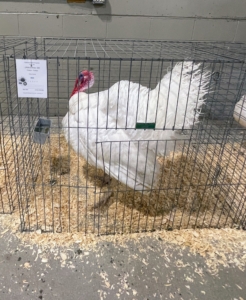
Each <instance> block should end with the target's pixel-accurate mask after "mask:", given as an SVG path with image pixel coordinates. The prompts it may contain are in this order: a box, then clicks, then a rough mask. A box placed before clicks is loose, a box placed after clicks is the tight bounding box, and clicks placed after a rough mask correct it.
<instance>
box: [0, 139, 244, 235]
mask: <svg viewBox="0 0 246 300" xmlns="http://www.w3.org/2000/svg"><path fill="white" fill-rule="evenodd" d="M5 140H8V143H7V144H5V149H9V150H8V151H10V149H11V145H10V143H11V138H9V139H6V138H5ZM23 140H24V137H21V136H19V137H17V138H15V144H17V148H16V149H17V150H16V149H15V150H14V153H13V154H11V155H9V159H8V161H6V162H5V172H3V173H5V174H4V176H3V174H2V173H1V189H2V198H1V203H2V207H8V206H9V199H8V197H7V196H8V195H11V194H10V192H8V190H9V189H10V188H11V189H12V195H14V193H15V191H16V193H18V195H16V198H14V199H15V200H14V201H13V203H12V202H11V201H10V203H12V209H13V213H14V214H16V218H19V219H20V220H21V228H22V229H23V230H40V229H41V230H42V231H54V232H68V231H70V232H76V231H82V232H85V233H98V234H112V233H126V232H142V231H149V230H159V229H174V228H194V227H198V228H199V227H226V226H232V225H233V224H234V223H239V222H240V221H241V220H242V216H244V214H245V203H244V198H245V195H246V192H245V183H246V182H245V181H246V176H245V171H244V167H243V165H244V161H245V158H244V148H243V150H242V147H241V146H240V145H239V144H234V145H233V146H232V145H231V144H226V145H225V146H224V151H223V155H222V156H221V155H219V154H218V153H219V152H221V151H220V148H221V146H220V145H218V144H217V145H216V144H210V145H207V146H206V147H207V148H204V147H205V146H204V145H200V147H199V149H200V150H199V151H198V150H197V149H196V148H194V147H189V148H184V151H182V152H180V151H178V152H175V153H171V154H170V155H169V156H168V157H165V158H164V157H160V158H158V160H159V162H160V163H161V164H162V166H163V169H162V174H160V179H159V182H158V185H157V186H158V188H157V189H155V190H153V191H149V192H145V193H141V192H137V191H133V190H131V189H129V188H127V187H126V186H125V185H123V184H121V183H119V182H118V181H117V180H115V179H112V178H111V179H109V178H108V179H107V177H106V179H107V180H105V176H104V173H103V171H101V170H97V169H95V168H94V167H92V166H90V165H88V164H87V162H86V161H85V160H84V159H83V158H81V157H80V158H79V157H78V156H77V154H76V153H75V152H74V151H73V150H72V149H71V148H70V147H69V146H68V144H67V143H66V141H65V139H64V137H63V136H62V135H61V136H59V135H51V136H50V139H49V141H48V143H47V144H46V145H45V146H40V145H35V146H34V147H33V148H32V157H30V156H29V155H24V156H23V153H22V152H21V151H18V149H20V146H22V147H24V145H25V143H26V145H27V144H28V145H29V146H30V142H29V141H28V139H25V140H24V141H23ZM231 147H233V149H234V150H233V151H231V150H232V149H231ZM226 149H227V150H226ZM221 153H222V152H221ZM229 153H230V155H229ZM221 157H223V159H222V158H221ZM218 162H219V163H220V166H221V169H222V171H220V172H218V169H217V168H218ZM17 163H19V165H17V166H16V164H17ZM8 171H9V174H6V172H8ZM107 196H109V197H108V198H109V199H108V200H107V201H105V205H101V206H98V202H99V201H100V200H102V199H103V198H105V199H106V198H107ZM12 199H13V197H12Z"/></svg>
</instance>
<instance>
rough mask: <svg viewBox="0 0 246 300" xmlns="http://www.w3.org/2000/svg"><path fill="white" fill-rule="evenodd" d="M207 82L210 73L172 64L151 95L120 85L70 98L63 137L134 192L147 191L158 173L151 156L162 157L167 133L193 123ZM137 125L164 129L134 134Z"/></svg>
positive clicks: (130, 85) (139, 87) (189, 64)
mask: <svg viewBox="0 0 246 300" xmlns="http://www.w3.org/2000/svg"><path fill="white" fill-rule="evenodd" d="M209 81H210V72H208V71H203V72H201V69H200V65H199V64H194V63H192V62H189V61H186V62H183V63H181V62H180V63H177V64H176V65H175V67H174V68H173V70H172V71H171V72H170V71H169V72H168V73H167V74H166V75H165V76H164V77H163V79H162V80H161V81H160V82H159V83H158V84H157V86H156V88H155V89H153V90H150V89H148V88H147V87H144V86H142V85H140V84H137V83H133V82H129V81H125V80H124V81H120V82H117V83H115V84H114V85H113V86H111V87H110V88H109V89H108V90H105V91H102V92H100V93H93V94H86V93H78V94H75V95H74V96H72V97H71V99H70V100H69V112H68V113H67V114H66V116H65V117H64V119H63V121H62V124H63V128H64V134H65V137H66V139H67V141H68V142H69V143H70V144H71V146H72V147H73V149H74V150H75V151H76V152H77V153H78V154H80V155H82V156H83V157H84V158H85V159H86V160H88V162H89V163H90V164H92V165H94V166H96V167H98V168H101V169H103V170H104V171H105V172H106V173H107V174H109V175H110V176H112V177H114V178H116V179H118V180H119V181H121V182H122V183H124V184H126V185H128V186H129V187H131V188H133V189H137V190H141V189H148V188H151V187H153V186H155V183H156V181H157V178H158V176H159V172H160V166H159V164H158V163H157V160H156V157H157V155H163V152H164V149H163V148H164V143H163V142H161V141H164V140H170V139H171V138H172V136H173V131H172V128H175V130H176V129H182V128H184V129H186V128H190V126H191V125H193V124H194V123H196V122H197V120H198V117H199V113H200V109H201V106H202V104H203V102H204V96H205V94H206V93H207V91H208V83H209ZM137 122H143V123H146V122H147V123H155V124H156V128H157V129H165V130H143V129H141V130H135V129H134V128H135V127H136V123H137ZM126 128H131V129H126ZM148 141H149V142H148ZM157 141H160V142H157ZM129 142H130V143H129Z"/></svg>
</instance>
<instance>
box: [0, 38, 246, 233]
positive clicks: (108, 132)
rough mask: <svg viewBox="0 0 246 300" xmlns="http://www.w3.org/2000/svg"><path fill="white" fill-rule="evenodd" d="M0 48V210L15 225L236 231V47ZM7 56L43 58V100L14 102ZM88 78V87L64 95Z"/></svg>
mask: <svg viewBox="0 0 246 300" xmlns="http://www.w3.org/2000/svg"><path fill="white" fill-rule="evenodd" d="M1 45H2V46H1V47H0V54H1V60H0V68H1V69H2V70H1V72H0V74H1V75H0V76H1V77H0V82H1V83H0V95H1V96H0V97H1V101H0V104H1V107H0V112H1V157H2V162H1V163H2V164H1V166H2V167H1V172H2V173H1V198H0V210H1V212H2V213H15V214H16V215H17V216H18V217H19V219H20V229H21V230H22V231H34V230H41V231H42V232H63V231H65V232H73V231H82V232H84V233H85V234H86V233H91V232H93V233H97V234H114V233H119V232H120V233H125V232H140V231H149V230H159V229H169V230H171V229H174V228H195V227H196V228H202V227H216V228H220V227H225V226H238V227H243V228H244V226H245V209H246V206H245V195H246V191H245V186H246V185H245V184H246V181H245V178H246V176H245V174H244V172H245V171H244V169H245V168H244V164H245V155H246V143H245V129H244V127H242V126H241V125H240V124H239V123H238V122H236V121H235V120H234V118H233V113H234V108H235V104H236V103H237V102H238V101H239V100H240V99H241V97H242V96H243V95H244V94H245V76H246V68H245V53H246V51H245V50H246V48H245V45H244V44H231V43H211V42H210V43H208V42H206V43H205V42H165V41H135V40H99V39H98V40H93V39H52V38H43V39H41V38H40V39H36V38H28V39H27V38H9V39H5V40H4V43H2V44H1ZM16 59H32V60H36V59H42V60H46V61H47V74H48V82H47V84H48V97H47V98H46V99H40V98H19V97H18V94H17V79H16ZM82 70H87V71H86V72H84V73H81V71H82ZM78 74H79V75H78ZM81 74H82V75H81ZM86 74H87V75H86ZM88 74H89V75H88ZM91 74H93V76H94V84H93V85H92V84H89V81H88V82H87V91H84V92H83V93H82V90H81V91H80V92H77V93H74V95H73V96H72V97H71V93H72V91H73V90H74V89H75V91H76V89H77V91H78V90H79V89H80V86H79V82H80V83H81V82H82V81H83V80H85V78H86V76H87V77H88V76H89V77H90V76H91ZM78 76H82V77H78ZM76 78H78V80H77V83H76V84H75V80H76ZM87 79H88V78H87ZM79 80H81V81H79ZM88 80H89V79H88ZM91 80H92V79H91ZM119 82H120V83H119ZM162 84H163V85H162ZM70 98H71V100H70V101H69V99H70ZM190 99H192V101H191V100H190ZM240 115H241V117H242V118H243V111H242V110H241V113H240ZM42 124H43V125H42ZM46 130H47V131H46ZM41 134H42V136H41Z"/></svg>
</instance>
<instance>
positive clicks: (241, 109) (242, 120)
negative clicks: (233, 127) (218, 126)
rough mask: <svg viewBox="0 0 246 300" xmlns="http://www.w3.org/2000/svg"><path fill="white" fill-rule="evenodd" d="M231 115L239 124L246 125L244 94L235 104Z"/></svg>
mask: <svg viewBox="0 0 246 300" xmlns="http://www.w3.org/2000/svg"><path fill="white" fill-rule="evenodd" d="M233 117H234V119H235V120H236V121H237V122H238V123H239V124H240V125H241V126H243V127H246V95H244V96H242V98H241V99H240V100H239V101H238V102H237V104H236V105H235V108H234V113H233Z"/></svg>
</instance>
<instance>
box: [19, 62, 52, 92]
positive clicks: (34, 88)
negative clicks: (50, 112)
mask: <svg viewBox="0 0 246 300" xmlns="http://www.w3.org/2000/svg"><path fill="white" fill-rule="evenodd" d="M16 77H17V78H16V80H17V87H18V97H20V98H47V90H48V89H47V61H46V60H31V59H16Z"/></svg>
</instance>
